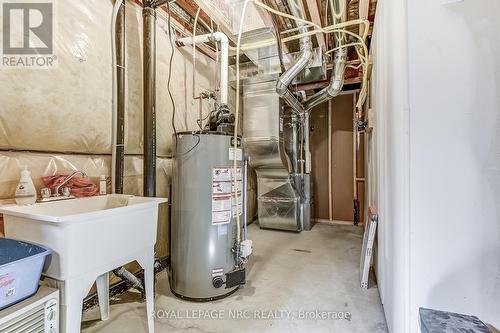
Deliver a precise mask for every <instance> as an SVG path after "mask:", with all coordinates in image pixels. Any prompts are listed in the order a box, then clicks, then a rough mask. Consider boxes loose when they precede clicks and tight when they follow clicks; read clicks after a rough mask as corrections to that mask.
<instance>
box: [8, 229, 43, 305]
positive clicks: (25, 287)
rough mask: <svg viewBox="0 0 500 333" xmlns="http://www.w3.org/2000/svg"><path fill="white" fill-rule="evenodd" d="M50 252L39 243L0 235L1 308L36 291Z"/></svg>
mask: <svg viewBox="0 0 500 333" xmlns="http://www.w3.org/2000/svg"><path fill="white" fill-rule="evenodd" d="M51 253H52V250H50V249H48V248H46V247H44V246H41V245H38V244H33V243H28V242H24V241H19V240H14V239H9V238H0V310H1V309H4V308H6V307H8V306H10V305H12V304H14V303H17V302H19V301H22V300H23V299H25V298H28V297H30V296H31V295H33V294H34V293H36V291H37V290H38V282H39V281H40V276H41V275H42V270H43V266H44V263H45V258H46V257H47V256H48V255H50V254H51Z"/></svg>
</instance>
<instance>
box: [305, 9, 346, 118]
mask: <svg viewBox="0 0 500 333" xmlns="http://www.w3.org/2000/svg"><path fill="white" fill-rule="evenodd" d="M330 1H331V3H332V5H333V7H334V8H332V11H334V9H335V8H339V7H340V2H341V1H345V0H330ZM332 16H333V24H339V23H342V22H345V21H346V20H347V11H344V13H343V15H342V16H340V17H338V16H336V15H332ZM334 36H335V47H336V48H338V47H341V46H342V45H343V44H344V42H345V39H346V38H345V34H343V33H341V32H337V33H335V34H334ZM346 62H347V50H346V49H345V48H339V49H338V50H337V51H336V52H335V57H334V60H333V70H332V74H331V79H330V84H329V85H328V87H326V88H324V89H323V90H321V91H320V92H318V93H316V94H314V95H313V96H312V97H310V98H309V99H308V100H307V101H306V102H304V108H305V110H306V111H309V110H311V109H312V108H313V107H315V106H316V105H319V104H321V103H323V102H326V101H328V100H330V99H332V98H334V97H335V96H337V95H338V94H339V93H340V92H341V91H342V87H343V86H344V77H345V69H346Z"/></svg>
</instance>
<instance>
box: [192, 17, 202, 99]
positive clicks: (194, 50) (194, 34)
mask: <svg viewBox="0 0 500 333" xmlns="http://www.w3.org/2000/svg"><path fill="white" fill-rule="evenodd" d="M200 11H201V7H198V10H197V11H196V16H195V18H194V24H193V99H195V98H196V44H195V42H194V38H195V37H196V27H197V25H198V17H199V16H200Z"/></svg>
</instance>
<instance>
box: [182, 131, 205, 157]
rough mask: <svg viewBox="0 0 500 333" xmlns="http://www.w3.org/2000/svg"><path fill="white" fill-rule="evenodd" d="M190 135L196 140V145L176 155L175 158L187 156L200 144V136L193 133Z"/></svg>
mask: <svg viewBox="0 0 500 333" xmlns="http://www.w3.org/2000/svg"><path fill="white" fill-rule="evenodd" d="M192 134H193V136H194V137H196V138H197V139H198V141H196V143H195V144H194V146H193V147H191V148H189V149H188V150H187V151H186V152H184V153H181V154H176V157H180V156H185V155H187V154H189V153H190V152H192V151H193V150H194V149H195V148H196V147H198V145H199V144H200V142H201V138H200V136H199V135H198V134H196V133H194V132H193V133H192Z"/></svg>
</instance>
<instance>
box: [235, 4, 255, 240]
mask: <svg viewBox="0 0 500 333" xmlns="http://www.w3.org/2000/svg"><path fill="white" fill-rule="evenodd" d="M251 1H253V0H245V3H244V4H243V10H242V11H241V19H240V27H239V29H238V41H237V43H236V108H235V112H234V114H235V120H234V147H233V181H234V185H235V186H234V192H233V193H234V198H235V201H236V242H237V244H240V242H241V224H240V212H239V204H238V189H237V186H236V184H237V172H238V164H237V160H236V151H237V142H238V124H239V112H240V46H241V35H242V33H243V22H244V21H245V13H246V11H247V6H248V4H249V3H250V2H251Z"/></svg>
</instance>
